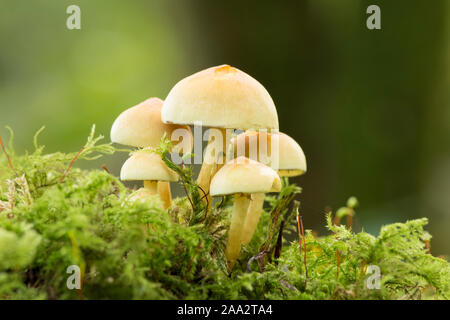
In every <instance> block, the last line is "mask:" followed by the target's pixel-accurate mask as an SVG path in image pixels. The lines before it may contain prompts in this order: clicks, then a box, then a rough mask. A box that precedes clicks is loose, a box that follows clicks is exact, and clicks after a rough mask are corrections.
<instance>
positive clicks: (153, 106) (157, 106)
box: [111, 98, 193, 152]
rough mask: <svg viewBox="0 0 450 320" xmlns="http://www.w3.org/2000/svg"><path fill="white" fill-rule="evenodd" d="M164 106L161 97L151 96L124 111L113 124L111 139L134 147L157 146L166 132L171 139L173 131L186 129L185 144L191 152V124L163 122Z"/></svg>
mask: <svg viewBox="0 0 450 320" xmlns="http://www.w3.org/2000/svg"><path fill="white" fill-rule="evenodd" d="M162 106H163V101H162V100H161V99H159V98H150V99H147V100H145V101H144V102H141V103H140V104H138V105H136V106H134V107H131V108H129V109H127V110H125V111H124V112H122V113H121V114H120V115H119V116H118V117H117V119H116V121H114V123H113V125H112V128H111V141H112V142H115V143H120V144H123V145H127V146H133V147H157V146H159V142H160V141H161V138H162V136H163V135H164V133H166V136H167V139H169V140H170V139H171V136H172V132H173V131H175V130H177V129H184V130H185V135H184V136H183V145H184V143H185V142H186V143H188V144H189V145H190V150H189V152H190V151H191V150H192V145H193V138H192V132H191V129H190V128H189V126H181V125H176V124H166V123H163V122H162V121H161V109H162ZM185 139H188V141H185ZM185 151H187V150H185Z"/></svg>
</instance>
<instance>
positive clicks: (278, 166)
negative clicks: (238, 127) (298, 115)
mask: <svg viewBox="0 0 450 320" xmlns="http://www.w3.org/2000/svg"><path fill="white" fill-rule="evenodd" d="M231 143H232V145H233V151H234V157H239V156H245V157H248V158H250V159H253V160H256V161H259V162H262V163H263V164H265V165H267V166H270V167H271V168H272V169H274V170H278V174H279V176H280V177H282V176H284V177H286V176H287V177H293V176H298V175H301V174H303V173H305V172H306V169H307V168H306V158H305V154H304V153H303V150H302V148H301V147H300V145H299V144H298V143H297V142H296V141H295V140H294V139H292V138H291V137H290V136H288V135H287V134H285V133H282V132H277V133H267V132H263V131H246V132H243V133H241V134H239V135H237V136H236V137H234V138H233V139H232V140H231ZM275 144H278V148H277V147H276V145H275ZM272 149H274V150H277V149H278V159H276V155H274V154H272Z"/></svg>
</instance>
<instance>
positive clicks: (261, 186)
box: [210, 157, 281, 196]
mask: <svg viewBox="0 0 450 320" xmlns="http://www.w3.org/2000/svg"><path fill="white" fill-rule="evenodd" d="M280 191H281V181H280V177H279V176H278V174H277V173H276V172H275V171H274V170H273V169H271V168H269V167H268V166H265V165H263V164H262V163H260V162H257V161H254V160H250V159H248V158H245V157H239V158H236V159H234V160H231V161H229V162H227V163H226V164H225V165H224V166H223V167H222V168H221V169H220V170H219V171H218V172H217V173H216V174H215V176H214V178H213V179H212V181H211V189H210V192H211V195H212V196H222V195H227V194H235V193H260V192H261V193H266V192H280Z"/></svg>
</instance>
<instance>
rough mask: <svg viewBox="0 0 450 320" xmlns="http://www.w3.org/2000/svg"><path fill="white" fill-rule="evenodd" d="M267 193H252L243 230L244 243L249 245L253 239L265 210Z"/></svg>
mask: <svg viewBox="0 0 450 320" xmlns="http://www.w3.org/2000/svg"><path fill="white" fill-rule="evenodd" d="M264 197H265V193H252V195H251V201H250V204H249V206H248V211H247V217H246V218H245V224H244V230H243V232H242V239H241V241H242V244H244V245H247V244H249V243H250V241H251V240H252V237H253V235H254V234H255V231H256V228H257V227H258V222H259V218H260V217H261V213H262V211H263V206H264Z"/></svg>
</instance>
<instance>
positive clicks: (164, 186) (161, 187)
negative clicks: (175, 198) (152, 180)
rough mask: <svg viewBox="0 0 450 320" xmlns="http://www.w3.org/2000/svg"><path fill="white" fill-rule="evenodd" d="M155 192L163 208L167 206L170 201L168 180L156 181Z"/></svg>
mask: <svg viewBox="0 0 450 320" xmlns="http://www.w3.org/2000/svg"><path fill="white" fill-rule="evenodd" d="M157 192H158V194H159V197H160V198H161V200H162V202H163V204H164V209H167V208H169V207H170V205H171V203H172V194H171V192H170V182H168V181H158V186H157Z"/></svg>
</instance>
